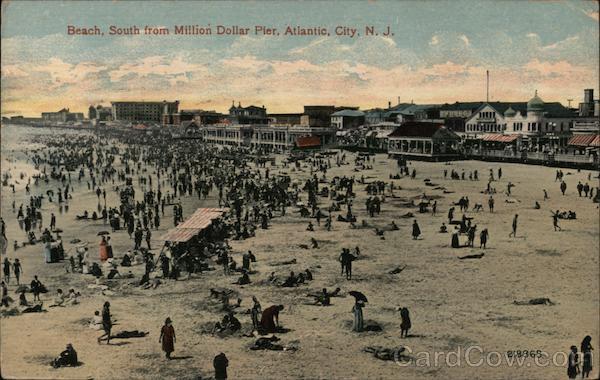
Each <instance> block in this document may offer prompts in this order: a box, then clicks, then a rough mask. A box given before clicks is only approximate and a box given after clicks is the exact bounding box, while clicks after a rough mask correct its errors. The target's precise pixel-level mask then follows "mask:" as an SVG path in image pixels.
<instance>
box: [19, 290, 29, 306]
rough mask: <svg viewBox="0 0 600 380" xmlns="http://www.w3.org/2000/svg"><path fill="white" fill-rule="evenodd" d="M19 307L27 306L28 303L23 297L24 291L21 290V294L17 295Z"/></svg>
mask: <svg viewBox="0 0 600 380" xmlns="http://www.w3.org/2000/svg"><path fill="white" fill-rule="evenodd" d="M19 306H25V307H27V306H29V302H27V297H25V290H22V291H21V294H19Z"/></svg>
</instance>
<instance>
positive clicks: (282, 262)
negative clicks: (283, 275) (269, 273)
mask: <svg viewBox="0 0 600 380" xmlns="http://www.w3.org/2000/svg"><path fill="white" fill-rule="evenodd" d="M291 264H296V259H292V260H286V261H275V262H273V263H270V264H269V265H270V266H272V267H276V266H282V265H291Z"/></svg>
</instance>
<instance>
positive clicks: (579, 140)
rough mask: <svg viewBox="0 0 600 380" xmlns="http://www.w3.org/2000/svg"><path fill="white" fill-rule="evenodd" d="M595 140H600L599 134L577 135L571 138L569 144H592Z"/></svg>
mask: <svg viewBox="0 0 600 380" xmlns="http://www.w3.org/2000/svg"><path fill="white" fill-rule="evenodd" d="M594 140H596V141H598V135H575V136H573V137H571V138H570V139H569V144H568V145H574V146H590V145H592V143H593V142H594ZM596 144H597V143H596Z"/></svg>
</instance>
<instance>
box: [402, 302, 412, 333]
mask: <svg viewBox="0 0 600 380" xmlns="http://www.w3.org/2000/svg"><path fill="white" fill-rule="evenodd" d="M400 318H402V323H400V338H403V337H404V338H406V337H408V331H409V330H410V328H411V327H412V323H411V322H410V313H409V311H408V309H407V308H406V307H402V308H400Z"/></svg>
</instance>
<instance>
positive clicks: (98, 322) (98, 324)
mask: <svg viewBox="0 0 600 380" xmlns="http://www.w3.org/2000/svg"><path fill="white" fill-rule="evenodd" d="M90 328H91V329H92V330H98V331H99V330H102V316H101V315H100V312H99V311H98V310H96V311H95V312H94V316H93V317H92V320H91V321H90Z"/></svg>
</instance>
